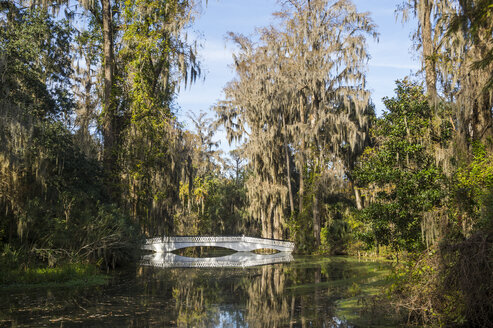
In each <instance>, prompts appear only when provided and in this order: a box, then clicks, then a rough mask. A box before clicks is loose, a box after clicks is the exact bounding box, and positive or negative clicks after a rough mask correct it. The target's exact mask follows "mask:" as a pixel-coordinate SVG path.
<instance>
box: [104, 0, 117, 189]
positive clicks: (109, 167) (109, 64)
mask: <svg viewBox="0 0 493 328" xmlns="http://www.w3.org/2000/svg"><path fill="white" fill-rule="evenodd" d="M101 8H102V17H103V19H102V22H103V56H104V61H103V70H104V90H103V139H104V149H103V162H104V169H105V174H106V176H107V179H108V181H107V184H108V185H107V187H108V189H109V191H110V193H109V194H110V197H111V198H114V197H115V196H116V185H117V181H116V178H117V174H118V172H117V165H116V164H117V153H116V131H115V119H116V108H115V107H116V106H115V100H114V97H113V92H112V88H113V84H114V74H113V67H114V55H113V46H114V45H113V15H112V10H111V2H110V0H101Z"/></svg>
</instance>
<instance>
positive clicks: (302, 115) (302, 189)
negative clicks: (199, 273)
mask: <svg viewBox="0 0 493 328" xmlns="http://www.w3.org/2000/svg"><path fill="white" fill-rule="evenodd" d="M303 105H304V104H303V97H300V120H301V125H302V126H303V125H304V124H305V112H304V110H303V109H304V107H303ZM303 130H304V127H303ZM304 154H305V138H304V135H303V132H302V134H301V152H300V157H301V158H300V190H299V192H298V196H299V198H300V199H299V201H300V207H299V209H298V211H299V213H301V212H302V211H303V196H304V193H305V182H304V179H303V172H304V169H305V157H304V156H305V155H304Z"/></svg>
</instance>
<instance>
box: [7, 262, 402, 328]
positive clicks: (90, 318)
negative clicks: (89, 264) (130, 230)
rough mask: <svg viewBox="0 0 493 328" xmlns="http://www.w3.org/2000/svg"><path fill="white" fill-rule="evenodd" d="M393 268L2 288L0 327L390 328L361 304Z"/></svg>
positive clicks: (130, 275) (278, 269)
mask: <svg viewBox="0 0 493 328" xmlns="http://www.w3.org/2000/svg"><path fill="white" fill-rule="evenodd" d="M387 273H388V264H386V263H381V262H365V261H358V260H357V259H352V258H341V257H335V258H332V257H330V258H327V257H296V256H295V257H294V260H293V261H292V262H290V263H279V264H270V265H264V266H255V267H246V268H156V267H152V266H140V265H138V266H137V267H135V268H133V269H131V270H127V271H125V272H120V273H119V274H116V275H114V276H113V277H112V279H111V280H110V281H109V282H108V284H107V285H106V286H99V287H87V288H52V289H46V288H45V289H41V288H39V289H29V290H24V291H23V290H0V297H1V301H0V327H346V326H349V327H359V326H362V327H367V326H375V327H376V326H385V325H387V326H393V324H392V323H391V322H390V321H388V320H387V319H385V318H381V317H378V316H375V314H374V313H370V312H368V311H367V310H364V308H363V307H362V306H361V304H363V303H365V302H367V300H368V299H370V297H371V295H374V294H376V293H379V287H380V286H382V285H384V284H385V283H386V281H385V276H386V275H387Z"/></svg>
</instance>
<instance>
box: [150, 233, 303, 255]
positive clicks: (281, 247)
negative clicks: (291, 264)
mask: <svg viewBox="0 0 493 328" xmlns="http://www.w3.org/2000/svg"><path fill="white" fill-rule="evenodd" d="M200 246H210V247H223V248H229V249H233V250H235V251H239V252H249V251H254V250H256V249H262V248H268V249H275V250H278V251H280V252H292V251H293V249H294V244H293V243H292V242H288V241H283V240H275V239H265V238H255V237H245V236H240V237H236V236H233V237H158V238H150V239H147V241H146V244H145V245H144V246H143V248H144V249H148V250H152V251H155V252H158V253H163V252H172V251H174V250H177V249H181V248H187V247H200Z"/></svg>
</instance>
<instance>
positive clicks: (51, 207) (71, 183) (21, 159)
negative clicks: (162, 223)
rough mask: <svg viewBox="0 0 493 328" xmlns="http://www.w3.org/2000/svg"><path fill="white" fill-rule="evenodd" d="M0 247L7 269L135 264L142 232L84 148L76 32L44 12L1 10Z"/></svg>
mask: <svg viewBox="0 0 493 328" xmlns="http://www.w3.org/2000/svg"><path fill="white" fill-rule="evenodd" d="M4 14H5V15H7V21H6V22H5V25H3V26H2V29H0V50H1V54H2V58H1V59H2V61H5V62H2V63H3V64H5V65H4V66H1V67H0V74H1V75H2V76H3V77H4V80H3V81H5V83H3V84H1V85H0V92H1V94H2V97H1V98H0V113H1V115H2V120H1V121H0V140H1V144H2V146H1V147H0V161H1V166H0V173H1V175H0V180H1V186H0V209H1V210H0V212H1V214H0V245H1V246H2V247H5V249H6V251H5V252H4V256H2V257H3V258H4V259H5V261H6V266H7V267H11V268H13V267H15V266H26V265H27V266H36V265H38V263H45V264H48V265H49V266H54V265H56V264H57V263H66V262H71V261H87V260H93V261H94V263H102V264H104V265H106V266H115V265H116V264H119V263H121V262H123V260H124V259H125V260H127V259H128V258H129V252H131V250H132V249H135V246H134V245H135V244H136V241H137V239H138V238H139V232H138V230H137V229H136V228H135V227H134V225H133V223H132V222H130V220H129V219H128V215H127V214H126V213H124V212H123V211H121V210H119V209H118V208H117V207H116V206H115V205H112V204H109V202H108V199H107V196H106V194H105V186H104V185H103V169H102V166H101V163H100V162H98V160H97V159H96V158H97V157H96V156H88V155H87V154H86V153H85V152H84V151H83V150H82V149H81V147H80V145H79V144H78V143H77V142H76V138H75V136H74V133H73V131H71V129H70V126H69V125H68V124H67V123H68V116H70V115H73V114H74V113H73V109H74V103H73V100H74V99H73V95H72V94H71V92H70V91H69V90H70V87H71V78H72V73H73V72H72V69H71V61H70V44H71V39H72V32H73V30H72V29H71V28H70V26H69V25H68V22H67V21H63V20H62V21H59V20H55V19H54V18H53V17H51V16H50V15H49V14H48V13H47V11H46V10H38V9H24V8H18V7H16V5H15V4H14V3H9V6H7V7H6V8H5V7H2V16H0V19H1V18H3V17H4V16H3V15H4Z"/></svg>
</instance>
